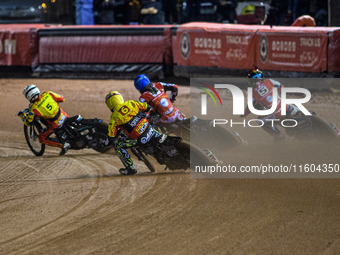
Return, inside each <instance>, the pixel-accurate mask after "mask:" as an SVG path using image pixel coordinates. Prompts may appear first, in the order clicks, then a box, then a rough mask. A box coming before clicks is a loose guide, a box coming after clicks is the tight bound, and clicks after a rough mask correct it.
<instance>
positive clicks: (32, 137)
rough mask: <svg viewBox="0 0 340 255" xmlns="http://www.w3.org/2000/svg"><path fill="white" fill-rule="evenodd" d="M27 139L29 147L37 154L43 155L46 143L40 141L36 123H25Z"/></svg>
mask: <svg viewBox="0 0 340 255" xmlns="http://www.w3.org/2000/svg"><path fill="white" fill-rule="evenodd" d="M24 133H25V139H26V142H27V145H28V147H29V148H30V150H31V151H32V152H33V153H34V155H36V156H42V155H43V154H44V152H45V144H42V143H40V140H39V131H38V128H37V127H36V126H35V125H34V123H33V124H32V125H31V126H29V127H28V126H26V125H24Z"/></svg>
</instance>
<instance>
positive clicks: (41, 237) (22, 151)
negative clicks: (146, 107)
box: [0, 79, 340, 254]
mask: <svg viewBox="0 0 340 255" xmlns="http://www.w3.org/2000/svg"><path fill="white" fill-rule="evenodd" d="M30 83H35V84H37V85H38V86H39V88H40V89H41V90H42V91H45V90H52V91H55V92H57V93H60V94H63V95H64V97H65V98H66V100H67V101H66V102H64V103H63V104H62V107H63V109H64V110H65V111H66V112H68V113H69V114H70V115H75V114H81V115H82V116H83V117H86V118H92V117H98V118H103V119H104V120H105V121H108V118H109V116H110V112H109V111H108V110H107V108H106V106H105V104H104V102H103V101H104V97H105V95H106V93H107V92H109V91H110V90H119V91H121V92H122V93H123V94H124V96H125V99H136V98H137V97H138V94H137V92H136V91H135V89H134V88H133V85H132V81H109V80H106V81H105V80H101V81H98V80H95V81H90V80H86V81H85V80H62V79H56V80H54V79H46V80H44V79H39V80H34V79H31V80H24V79H6V80H5V79H2V80H0V88H1V90H0V96H1V101H0V106H1V127H0V135H1V139H0V152H1V154H0V165H1V166H0V226H1V231H0V254H339V251H340V214H339V211H340V181H339V179H193V178H190V174H189V173H188V172H187V171H174V172H169V171H163V170H162V169H158V171H157V172H156V173H154V174H151V173H149V172H148V170H147V168H146V167H145V166H144V165H143V164H142V163H139V162H138V161H136V160H135V163H136V166H137V168H138V170H139V174H137V175H135V176H131V177H125V176H120V174H119V172H118V169H119V168H120V167H121V163H120V161H119V159H118V158H117V156H115V155H113V154H98V153H96V152H94V151H91V150H82V151H76V152H74V151H70V152H68V153H67V154H66V155H65V156H63V157H59V156H58V152H59V151H58V150H57V149H54V148H47V151H46V152H45V154H44V156H42V157H35V156H33V154H32V153H31V152H30V151H29V149H28V147H27V145H26V143H25V140H24V135H23V132H22V129H23V127H22V123H21V121H20V119H19V118H18V117H17V116H16V114H17V112H18V111H19V110H22V109H24V108H25V107H27V101H26V99H25V98H24V97H23V95H22V94H21V92H22V89H23V88H24V86H25V85H27V84H30ZM313 98H314V99H313V100H312V102H311V103H310V105H311V106H312V107H313V109H314V110H315V111H317V112H318V113H320V114H321V115H322V116H323V117H325V118H326V119H330V120H334V119H335V120H336V121H335V122H336V124H337V125H340V122H339V112H340V105H339V102H340V100H339V99H340V96H339V95H334V94H317V95H315V97H314V96H313ZM188 99H189V89H188V88H187V87H182V88H181V93H180V95H179V97H178V101H176V103H177V105H178V107H179V108H180V109H182V110H183V111H184V113H186V114H189V107H188V104H189V102H188ZM336 118H337V119H336ZM257 132H258V134H256V135H254V134H250V133H246V132H245V133H241V135H242V136H244V137H245V138H247V139H248V140H249V143H250V144H254V143H256V142H257V140H256V139H260V138H261V137H265V136H264V134H263V131H262V130H259V131H257ZM261 132H262V133H261ZM323 151H324V148H322V147H320V148H319V149H318V150H315V149H314V152H315V153H317V152H319V153H323ZM301 153H302V152H301ZM330 154H331V156H330V160H334V161H333V162H332V163H339V157H336V155H339V151H338V152H337V153H336V152H332V153H330ZM334 155H335V157H334ZM234 156H235V157H237V155H236V154H235V155H234ZM290 156H291V155H290ZM298 156H300V157H304V154H299V155H298ZM312 156H313V155H312ZM283 157H285V155H283ZM238 158H242V157H241V156H240V155H239V156H238ZM243 160H244V162H245V163H248V164H251V163H252V162H253V161H254V159H252V158H251V157H250V156H249V155H248V156H247V157H243ZM285 160H286V161H289V159H287V158H286V159H285ZM327 163H331V162H327Z"/></svg>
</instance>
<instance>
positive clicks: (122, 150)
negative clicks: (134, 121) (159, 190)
mask: <svg viewBox="0 0 340 255" xmlns="http://www.w3.org/2000/svg"><path fill="white" fill-rule="evenodd" d="M135 145H137V140H134V139H129V138H126V137H122V138H118V139H117V140H115V142H114V149H115V151H116V152H117V155H118V157H119V159H120V161H121V162H122V163H123V165H124V168H121V169H119V172H120V173H121V174H124V175H131V174H135V173H137V170H136V167H135V165H134V164H133V161H132V159H131V157H130V154H129V153H128V152H127V150H126V149H128V148H131V147H133V146H135Z"/></svg>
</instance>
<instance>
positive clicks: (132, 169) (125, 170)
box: [119, 166, 137, 175]
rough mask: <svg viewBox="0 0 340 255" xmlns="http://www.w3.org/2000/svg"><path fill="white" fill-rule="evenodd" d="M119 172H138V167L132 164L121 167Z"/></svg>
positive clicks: (126, 173)
mask: <svg viewBox="0 0 340 255" xmlns="http://www.w3.org/2000/svg"><path fill="white" fill-rule="evenodd" d="M119 172H120V174H122V175H133V174H136V173H137V169H136V167H135V166H130V167H126V168H121V169H119Z"/></svg>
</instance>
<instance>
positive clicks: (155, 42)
mask: <svg viewBox="0 0 340 255" xmlns="http://www.w3.org/2000/svg"><path fill="white" fill-rule="evenodd" d="M170 27H171V26H168V27H164V26H162V27H157V26H153V27H150V26H104V27H103V26H91V27H73V26H72V27H67V26H64V27H63V28H61V29H59V30H53V31H51V34H49V30H48V29H46V30H44V34H43V35H41V34H40V33H39V36H40V39H39V63H40V64H49V63H74V64H82V63H163V61H164V60H166V61H167V63H168V64H172V57H171V34H170ZM154 28H156V29H158V32H154V31H153V30H152V29H154ZM102 29H105V31H107V33H105V32H103V30H102ZM143 29H144V30H143ZM148 29H150V31H149V32H148ZM141 30H143V31H144V32H142V33H140V31H141ZM72 31H74V32H75V33H72ZM68 32H69V33H68ZM150 33H151V34H150Z"/></svg>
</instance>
